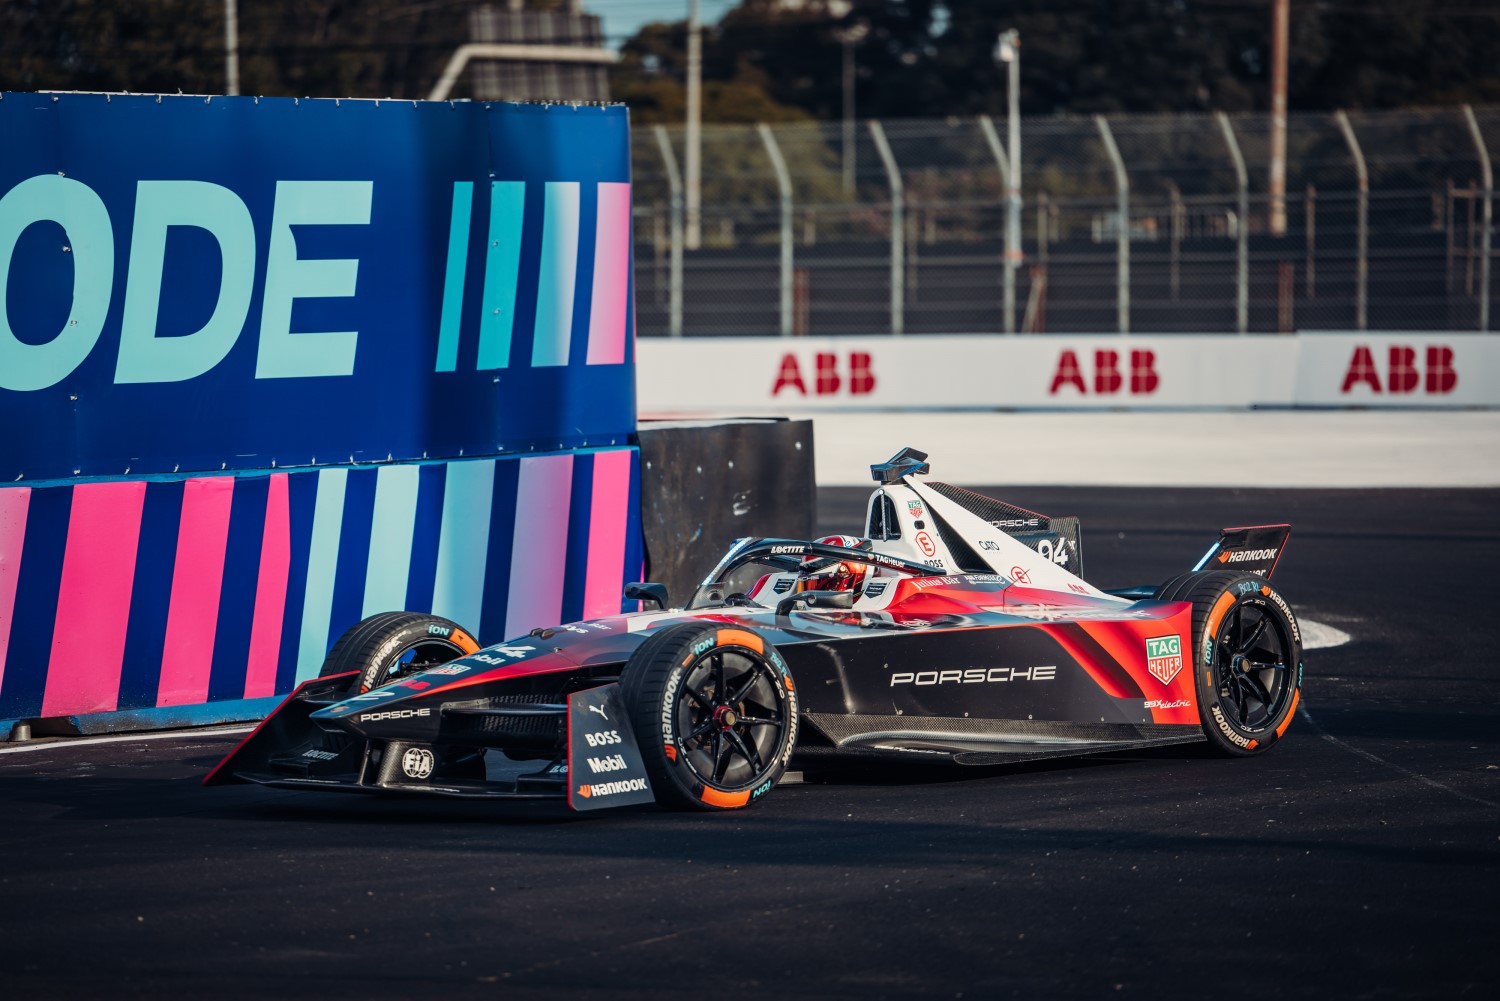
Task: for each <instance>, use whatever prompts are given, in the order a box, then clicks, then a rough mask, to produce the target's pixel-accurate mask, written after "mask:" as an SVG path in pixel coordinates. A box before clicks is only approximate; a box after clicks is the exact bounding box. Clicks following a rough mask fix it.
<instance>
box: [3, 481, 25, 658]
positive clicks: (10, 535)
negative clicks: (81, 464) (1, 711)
mask: <svg viewBox="0 0 1500 1001" xmlns="http://www.w3.org/2000/svg"><path fill="white" fill-rule="evenodd" d="M30 509H31V488H30V487H5V488H4V489H0V682H3V681H4V680H5V652H6V649H7V648H8V647H9V646H10V624H11V621H12V618H13V616H14V615H15V611H16V582H17V581H18V580H20V578H21V550H22V549H23V548H25V545H26V512H27V511H28V510H30Z"/></svg>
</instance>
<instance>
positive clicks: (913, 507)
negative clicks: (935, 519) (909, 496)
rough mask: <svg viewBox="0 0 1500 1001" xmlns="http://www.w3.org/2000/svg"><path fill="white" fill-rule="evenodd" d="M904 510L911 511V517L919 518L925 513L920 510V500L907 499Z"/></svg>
mask: <svg viewBox="0 0 1500 1001" xmlns="http://www.w3.org/2000/svg"><path fill="white" fill-rule="evenodd" d="M906 510H907V511H909V512H911V516H912V517H913V518H920V517H922V515H923V514H924V513H925V512H924V511H923V510H922V502H921V501H914V500H909V501H907V502H906Z"/></svg>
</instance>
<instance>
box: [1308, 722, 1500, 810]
mask: <svg viewBox="0 0 1500 1001" xmlns="http://www.w3.org/2000/svg"><path fill="white" fill-rule="evenodd" d="M1297 713H1298V715H1300V716H1301V717H1302V718H1303V719H1305V720H1307V725H1308V726H1310V727H1312V728H1313V729H1314V730H1315V731H1317V734H1318V736H1320V737H1322V738H1323V739H1324V740H1326V741H1328V742H1329V743H1330V744H1334V745H1336V746H1338V747H1342V748H1343V749H1344V750H1346V751H1348V752H1349V753H1350V754H1357V755H1359V756H1360V757H1361V758H1364V759H1365V760H1367V761H1373V762H1375V763H1376V764H1377V765H1384V766H1385V767H1387V768H1389V769H1391V770H1392V771H1396V772H1400V773H1401V774H1402V775H1405V776H1406V777H1407V778H1409V779H1416V780H1417V781H1418V782H1421V783H1422V784H1423V785H1429V786H1432V788H1434V789H1441V790H1442V791H1443V792H1446V793H1452V794H1453V795H1454V796H1457V797H1458V798H1459V799H1466V800H1468V801H1469V802H1470V803H1478V804H1479V805H1480V806H1488V807H1490V808H1491V809H1500V803H1492V802H1490V801H1489V800H1487V799H1480V798H1479V797H1478V796H1471V795H1469V794H1468V793H1466V792H1460V791H1459V790H1457V789H1455V788H1453V787H1452V786H1447V785H1444V784H1443V783H1441V782H1439V781H1437V780H1436V779H1430V778H1428V777H1427V776H1425V775H1418V774H1417V773H1416V772H1414V771H1412V770H1411V769H1410V768H1404V767H1402V766H1401V765H1398V764H1396V763H1395V762H1394V761H1387V760H1385V759H1384V758H1382V757H1380V756H1378V755H1375V754H1371V753H1370V752H1369V751H1363V750H1360V749H1359V748H1357V747H1355V746H1354V745H1352V744H1346V743H1344V742H1343V741H1342V740H1339V739H1338V738H1337V737H1335V736H1334V735H1333V734H1331V733H1329V732H1328V731H1327V730H1325V729H1323V728H1322V727H1321V726H1319V725H1318V722H1317V720H1315V719H1313V718H1312V716H1311V715H1310V714H1309V713H1308V711H1307V707H1306V706H1302V707H1301V708H1300V709H1298V710H1297Z"/></svg>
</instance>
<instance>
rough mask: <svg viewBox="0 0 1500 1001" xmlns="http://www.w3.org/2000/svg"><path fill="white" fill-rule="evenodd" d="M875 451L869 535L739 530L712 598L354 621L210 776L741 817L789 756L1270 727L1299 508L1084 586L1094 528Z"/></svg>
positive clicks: (1018, 757) (1108, 741)
mask: <svg viewBox="0 0 1500 1001" xmlns="http://www.w3.org/2000/svg"><path fill="white" fill-rule="evenodd" d="M926 460H927V456H926V455H925V454H924V453H921V452H917V451H915V450H913V449H903V450H902V451H901V452H900V453H898V454H897V455H896V456H895V457H894V458H892V459H891V460H890V461H888V462H885V463H879V464H877V465H875V466H872V467H871V472H872V475H873V477H874V478H875V480H876V481H877V484H878V486H877V488H876V489H875V490H874V492H873V493H872V494H871V497H870V501H869V505H868V508H867V516H866V524H865V527H864V536H863V537H855V536H836V537H830V538H829V539H825V540H817V541H803V540H795V539H764V538H746V539H738V540H735V541H734V543H733V544H732V545H731V546H730V547H729V550H728V551H727V552H726V553H725V555H724V557H723V558H722V559H721V560H720V561H719V563H718V564H717V565H716V566H715V567H713V568H712V570H711V571H710V572H709V573H708V574H707V576H706V577H705V578H704V580H703V583H702V584H701V586H699V587H698V588H697V589H696V591H695V593H694V594H693V595H691V596H690V597H689V598H688V599H687V600H686V601H684V602H683V603H682V604H681V605H680V606H676V607H669V606H671V604H672V603H671V599H670V596H669V595H668V594H667V593H666V588H665V587H663V586H662V585H659V584H633V585H630V586H628V587H627V588H626V591H625V596H626V598H627V599H636V600H640V601H642V602H643V603H650V604H653V605H655V606H657V607H655V608H653V609H651V610H646V611H639V612H634V613H628V614H621V615H617V616H608V617H605V618H600V619H594V620H589V621H585V622H577V623H568V624H563V625H556V626H549V627H542V628H537V629H534V630H532V631H531V632H530V633H529V634H527V635H526V636H522V637H517V638H515V639H511V640H507V641H506V642H503V643H498V644H495V645H492V646H489V647H484V648H481V647H480V646H479V644H478V643H477V642H476V641H475V640H474V639H473V637H472V635H471V634H470V633H469V632H468V631H466V630H465V629H464V628H463V627H462V626H460V625H459V624H457V623H453V622H450V621H448V620H446V619H442V618H440V617H438V616H433V615H427V614H423V613H413V612H387V613H382V614H380V615H376V616H372V617H370V618H368V619H366V620H364V621H363V622H360V623H358V624H356V625H354V626H353V627H351V628H350V629H349V630H348V632H346V633H345V634H344V635H343V636H342V637H341V638H340V639H339V641H338V642H337V643H336V644H335V645H334V647H333V649H332V650H331V651H330V653H329V655H328V658H327V660H326V661H325V663H324V666H323V671H322V674H321V676H320V677H319V678H317V679H315V680H312V681H309V682H307V683H306V684H304V685H302V686H301V687H300V688H298V689H297V690H296V691H295V692H293V693H292V694H291V695H290V696H289V697H288V698H287V699H286V700H285V702H283V703H282V705H281V706H280V707H278V708H277V709H276V710H275V712H273V713H272V714H271V715H270V716H269V717H267V719H266V720H265V721H264V722H263V723H262V724H261V726H259V727H258V728H257V729H256V730H255V731H254V732H253V733H251V734H250V736H248V737H247V738H246V739H245V741H244V742H243V743H242V744H241V745H240V746H239V747H238V748H236V749H235V750H234V751H233V752H232V753H231V754H230V755H229V756H228V757H226V758H225V759H224V761H223V762H221V763H220V764H219V765H218V766H217V767H216V768H215V769H214V770H213V771H212V772H211V773H210V774H209V775H208V776H207V778H206V779H205V782H206V783H208V784H220V783H231V782H253V783H259V784H262V785H267V786H276V787H282V788H298V789H322V790H345V791H359V792H383V793H414V794H425V795H433V796H449V797H467V798H484V799H504V800H512V801H554V802H557V803H561V804H566V805H567V806H568V807H570V808H572V809H574V810H596V809H601V808H606V807H614V806H628V805H637V804H645V803H652V802H656V803H660V804H663V805H668V806H676V807H698V808H703V809H735V808H739V807H744V806H747V805H749V804H751V803H754V802H756V801H758V800H760V799H761V798H763V797H764V796H765V795H766V794H767V793H769V792H770V791H771V790H772V789H773V788H774V787H775V785H776V784H777V782H778V780H780V779H781V777H782V776H783V774H784V773H785V772H786V770H787V769H788V767H790V766H792V765H793V764H794V762H795V763H796V764H797V765H798V766H800V767H815V766H817V765H818V764H819V763H825V762H841V763H845V764H859V763H870V764H879V763H885V762H893V761H894V762H923V763H935V764H944V765H949V766H989V765H1000V764H1006V763H1010V762H1019V761H1028V760H1035V759H1039V758H1051V757H1061V756H1068V755H1080V754H1092V753H1099V752H1104V751H1115V750H1122V749H1130V748H1142V747H1154V746H1160V745H1169V744H1179V743H1188V742H1200V741H1207V742H1208V743H1209V744H1210V745H1211V746H1212V747H1213V748H1214V749H1215V750H1217V751H1219V752H1222V753H1224V754H1228V755H1246V754H1254V753H1258V752H1260V751H1263V750H1265V749H1266V748H1267V747H1269V746H1270V745H1271V744H1273V743H1275V742H1276V741H1277V740H1278V739H1279V738H1280V737H1281V736H1282V735H1283V734H1284V733H1285V731H1286V728H1287V726H1288V725H1289V723H1290V721H1291V719H1292V715H1293V713H1294V712H1295V710H1296V706H1297V702H1298V699H1299V697H1300V689H1301V683H1302V663H1301V642H1302V641H1301V634H1300V629H1299V626H1298V623H1297V620H1296V618H1295V616H1294V614H1293V612H1292V609H1291V606H1290V604H1289V603H1288V602H1287V601H1286V599H1285V598H1284V597H1283V596H1282V595H1281V594H1280V593H1279V591H1277V590H1276V589H1275V587H1274V586H1273V585H1272V584H1271V581H1270V575H1271V572H1272V571H1273V570H1274V568H1275V566H1276V564H1277V562H1278V561H1279V559H1280V554H1281V552H1282V550H1284V549H1285V546H1286V540H1287V538H1288V535H1289V530H1288V528H1287V526H1285V525H1264V526H1253V527H1244V528H1232V529H1225V530H1224V531H1223V532H1221V534H1220V536H1219V539H1218V541H1217V542H1215V543H1214V545H1213V547H1211V548H1210V550H1209V551H1208V553H1207V554H1205V556H1204V558H1203V560H1202V561H1200V563H1199V564H1198V566H1197V567H1196V568H1195V569H1194V570H1192V571H1188V572H1186V573H1183V574H1180V575H1178V576H1176V577H1174V578H1173V579H1171V580H1169V581H1167V582H1165V583H1163V584H1161V585H1159V586H1142V587H1135V588H1127V589H1122V590H1114V591H1104V590H1101V589H1099V588H1097V587H1095V586H1094V585H1092V584H1090V583H1088V582H1087V581H1086V580H1085V579H1084V578H1083V576H1082V559H1083V554H1082V550H1081V537H1080V533H1079V526H1078V521H1077V519H1076V518H1050V517H1047V516H1044V515H1040V514H1037V513H1035V512H1031V511H1027V510H1025V509H1022V508H1018V507H1015V506H1013V505H1009V504H1005V503H1003V502H1000V501H996V500H993V499H991V498H988V497H984V496H982V495H979V494H976V493H972V492H970V491H967V490H963V489H961V488H958V487H953V486H951V485H948V484H943V483H935V482H930V481H927V480H926V479H925V477H926V476H927V474H928V470H929V464H928V463H927V461H926Z"/></svg>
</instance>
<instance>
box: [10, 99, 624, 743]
mask: <svg viewBox="0 0 1500 1001" xmlns="http://www.w3.org/2000/svg"><path fill="white" fill-rule="evenodd" d="M628 140H629V137H628V122H627V118H626V114H625V110H624V109H623V108H619V107H607V108H600V107H570V106H539V105H513V104H494V105H486V104H467V103H452V104H449V103H443V104H429V103H414V102H390V101H382V102H372V101H331V100H300V101H298V100H291V99H286V100H282V99H276V100H269V99H259V100H257V99H253V98H212V99H205V98H202V97H160V98H158V97H154V96H152V97H139V96H136V97H121V96H106V95H36V94H16V93H6V94H3V95H0V427H3V428H5V429H6V430H5V433H4V434H3V435H0V483H4V484H5V486H0V718H7V717H8V718H15V717H22V716H50V715H58V714H68V713H88V712H98V711H109V710H117V709H135V708H147V707H163V706H182V705H192V704H201V703H204V702H216V701H223V700H235V699H244V698H263V697H267V696H270V695H273V694H276V693H281V692H285V691H287V690H289V688H290V686H291V685H292V684H294V683H295V681H296V680H297V679H299V678H303V677H306V676H307V675H308V673H309V672H315V671H316V669H317V668H316V662H318V661H321V659H322V655H323V652H324V651H326V649H327V647H328V645H329V644H331V642H332V640H333V639H334V638H336V636H337V635H338V633H339V632H341V631H342V629H343V628H344V627H346V626H347V625H349V624H351V623H352V621H354V620H355V619H357V618H358V617H359V616H360V615H362V614H367V613H369V612H372V611H382V610H387V609H389V608H395V607H407V608H412V609H417V610H428V609H431V610H435V611H438V612H439V613H441V614H449V615H451V616H452V617H455V618H457V619H459V620H460V621H461V622H462V623H463V624H464V625H465V626H466V627H468V628H470V629H471V630H476V631H478V632H479V633H480V635H481V639H484V640H486V641H494V640H498V639H502V638H505V637H507V636H509V635H512V634H514V633H517V632H524V631H525V630H526V629H529V628H531V627H533V626H536V625H552V624H555V623H556V622H559V621H564V620H566V619H569V618H576V617H579V616H581V615H590V614H603V613H606V612H611V611H618V610H619V608H620V602H619V591H620V585H621V583H622V581H623V580H625V579H627V578H632V579H633V577H634V575H635V571H638V569H639V567H640V563H641V559H640V536H639V525H638V522H639V517H638V495H639V494H638V479H639V477H638V472H637V466H638V462H637V458H636V454H635V450H634V448H633V447H631V446H630V442H631V440H632V435H633V432H634V429H635V396H634V386H635V381H634V346H633V339H634V329H633V309H632V307H631V301H632V299H631V297H632V288H631V281H630V273H631V268H630V230H629V220H630V185H629V181H630V177H629V146H628Z"/></svg>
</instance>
